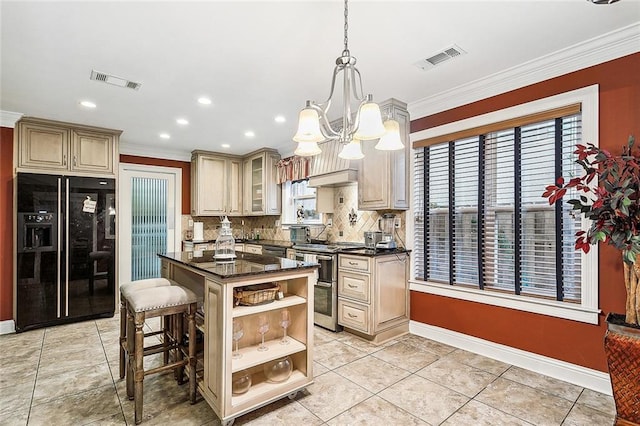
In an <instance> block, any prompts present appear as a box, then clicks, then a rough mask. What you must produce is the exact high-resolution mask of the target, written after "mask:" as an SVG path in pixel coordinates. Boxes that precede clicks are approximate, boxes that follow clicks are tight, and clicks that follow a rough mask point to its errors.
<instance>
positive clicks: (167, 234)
mask: <svg viewBox="0 0 640 426" xmlns="http://www.w3.org/2000/svg"><path fill="white" fill-rule="evenodd" d="M181 181H182V170H181V169H176V168H170V167H158V166H145V165H138V164H124V163H121V164H120V197H119V200H118V206H119V210H120V214H119V218H120V223H119V224H118V230H119V233H120V234H119V235H121V238H120V240H119V244H118V245H119V248H120V253H119V256H118V259H119V266H120V268H119V278H120V282H121V283H122V282H127V281H133V280H141V279H146V278H156V277H159V276H160V258H159V257H158V253H162V254H164V253H167V252H174V251H180V250H181V238H180V234H181V226H180V224H181V220H180V218H181V198H182V194H181V191H180V188H181V186H182V185H181Z"/></svg>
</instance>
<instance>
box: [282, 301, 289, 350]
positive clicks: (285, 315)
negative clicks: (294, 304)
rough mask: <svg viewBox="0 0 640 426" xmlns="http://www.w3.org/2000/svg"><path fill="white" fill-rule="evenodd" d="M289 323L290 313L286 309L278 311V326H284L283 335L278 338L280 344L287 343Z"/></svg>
mask: <svg viewBox="0 0 640 426" xmlns="http://www.w3.org/2000/svg"><path fill="white" fill-rule="evenodd" d="M290 325H291V313H290V312H289V310H288V309H284V310H282V311H280V327H282V328H284V336H282V339H281V340H280V344H281V345H288V344H289V338H288V337H287V328H288V327H289V326H290Z"/></svg>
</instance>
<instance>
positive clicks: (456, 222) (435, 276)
mask: <svg viewBox="0 0 640 426" xmlns="http://www.w3.org/2000/svg"><path fill="white" fill-rule="evenodd" d="M495 127H496V126H494V128H491V129H490V131H487V132H482V133H478V134H476V135H469V134H468V133H469V132H466V133H461V134H460V136H461V137H459V138H455V139H451V140H443V141H436V143H431V144H426V145H427V146H424V147H422V148H418V149H416V150H415V162H414V165H415V166H414V167H415V169H414V171H415V174H414V176H415V187H414V217H415V220H414V230H415V234H416V237H415V241H414V253H415V261H414V268H415V271H414V273H415V277H416V278H417V279H422V280H425V281H430V282H437V283H446V284H450V285H455V286H466V287H472V288H477V289H481V290H488V291H496V292H503V293H505V292H506V293H509V294H515V295H523V296H529V297H536V298H545V299H553V300H557V301H563V302H571V303H580V301H581V256H580V253H579V252H577V251H576V250H574V235H575V233H576V232H577V231H578V230H579V229H580V227H581V218H580V217H579V215H575V214H574V212H573V211H572V210H571V206H570V205H568V204H567V203H562V202H558V203H556V204H555V205H553V206H550V205H549V204H548V202H547V200H546V199H544V198H542V196H541V195H542V193H543V191H544V188H545V186H546V185H549V184H550V183H552V182H554V181H555V179H556V177H558V176H565V177H566V176H575V175H577V174H578V173H580V170H579V167H578V166H577V165H576V164H575V163H574V161H575V157H574V154H573V151H574V150H575V145H576V144H577V143H580V141H581V114H580V112H577V113H575V112H573V113H571V114H568V115H561V116H557V117H552V118H546V119H544V120H541V121H535V122H528V123H517V124H516V125H514V126H513V127H505V128H503V129H496V128H495ZM574 195H575V194H568V196H569V197H573V196H574Z"/></svg>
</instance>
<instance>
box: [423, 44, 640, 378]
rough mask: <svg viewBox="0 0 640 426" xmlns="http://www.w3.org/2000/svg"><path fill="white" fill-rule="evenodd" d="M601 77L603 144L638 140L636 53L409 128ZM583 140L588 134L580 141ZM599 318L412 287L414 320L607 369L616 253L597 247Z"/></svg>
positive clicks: (618, 299) (616, 308) (619, 285)
mask: <svg viewBox="0 0 640 426" xmlns="http://www.w3.org/2000/svg"><path fill="white" fill-rule="evenodd" d="M593 84H599V95H600V96H599V103H600V105H599V108H600V115H599V120H600V122H599V138H600V146H601V147H603V148H606V149H608V150H609V151H611V152H615V153H619V152H620V151H621V149H622V146H623V145H624V144H625V143H626V142H627V138H628V137H629V135H630V134H633V135H635V137H636V140H638V141H640V53H636V54H633V55H629V56H625V57H623V58H619V59H616V60H613V61H609V62H605V63H603V64H599V65H596V66H593V67H589V68H585V69H582V70H580V71H576V72H573V73H569V74H565V75H562V76H560V77H556V78H553V79H550V80H546V81H543V82H540V83H536V84H533V85H530V86H526V87H523V88H520V89H517V90H513V91H511V92H507V93H503V94H500V95H498V96H493V97H491V98H487V99H483V100H481V101H478V102H474V103H471V104H467V105H464V106H461V107H458V108H454V109H451V110H448V111H443V112H440V113H437V114H433V115H430V116H427V117H422V118H418V119H415V120H413V121H412V122H411V132H418V131H421V130H424V129H428V128H431V127H435V126H439V125H441V124H445V123H450V122H453V121H458V120H461V119H464V118H469V117H473V116H476V115H479V114H484V113H487V112H491V111H496V110H500V109H503V108H507V107H510V106H514V105H518V104H521V103H525V102H530V101H533V100H536V99H540V98H544V97H547V96H551V95H555V94H558V93H563V92H567V91H570V90H574V89H578V88H581V87H585V86H590V85H593ZM585 142H588V141H585ZM599 253H600V255H599V265H600V270H599V282H600V288H599V302H600V309H601V310H602V314H601V316H600V324H599V325H591V324H585V323H581V322H577V321H569V320H563V319H558V318H551V317H547V316H544V315H539V314H533V313H528V312H521V311H517V310H513V309H507V308H500V307H495V306H489V305H484V304H481V303H476V302H467V301H462V300H456V299H451V298H448V297H443V296H435V295H430V294H425V293H420V292H415V291H414V292H412V293H411V319H413V320H415V321H418V322H421V323H425V324H430V325H434V326H438V327H442V328H446V329H449V330H454V331H457V332H460V333H464V334H467V335H471V336H475V337H479V338H482V339H485V340H489V341H492V342H496V343H500V344H503V345H507V346H511V347H514V348H518V349H522V350H525V351H529V352H533V353H537V354H540V355H545V356H548V357H551V358H556V359H560V360H563V361H567V362H570V363H573V364H578V365H582V366H584V367H588V368H593V369H596V370H600V371H607V365H606V360H605V356H604V350H603V346H602V344H603V338H604V333H605V331H606V324H605V322H604V318H605V316H606V314H607V313H609V312H618V313H624V309H625V298H626V295H625V290H624V284H623V278H622V260H621V255H620V253H619V252H618V251H617V250H615V249H613V248H612V247H609V246H603V245H601V246H600V252H599Z"/></svg>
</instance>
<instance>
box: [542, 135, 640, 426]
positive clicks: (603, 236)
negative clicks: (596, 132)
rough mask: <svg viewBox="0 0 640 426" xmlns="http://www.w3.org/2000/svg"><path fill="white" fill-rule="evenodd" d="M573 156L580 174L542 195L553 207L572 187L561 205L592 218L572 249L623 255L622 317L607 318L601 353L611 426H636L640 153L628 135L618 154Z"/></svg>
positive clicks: (582, 150)
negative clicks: (597, 247) (613, 414)
mask: <svg viewBox="0 0 640 426" xmlns="http://www.w3.org/2000/svg"><path fill="white" fill-rule="evenodd" d="M575 154H577V156H578V159H577V160H576V163H577V164H579V165H580V166H581V167H582V169H584V172H585V173H584V175H582V176H580V177H573V178H571V179H570V180H569V181H568V182H566V181H565V179H564V178H562V177H559V178H558V179H557V181H556V183H555V184H554V185H549V186H547V187H546V190H545V192H544V193H543V194H542V196H543V197H546V198H548V199H549V204H554V203H556V202H557V201H558V200H560V199H562V198H563V197H564V196H565V195H566V194H567V190H568V189H570V188H572V189H575V190H576V191H577V193H578V194H579V195H578V197H577V198H573V199H570V200H566V202H567V203H568V204H570V205H571V206H572V208H573V209H574V210H577V211H579V212H580V213H582V214H583V215H584V216H585V217H586V218H588V219H590V220H591V225H590V227H589V229H588V230H587V231H579V232H577V233H576V242H575V248H576V250H582V251H584V252H585V253H588V252H589V249H590V247H591V246H592V245H594V244H598V243H600V242H602V243H606V244H609V245H611V246H614V247H615V248H617V249H618V250H620V251H621V253H622V260H623V267H624V284H625V287H626V291H627V301H626V313H625V315H618V314H613V313H610V314H609V315H608V316H607V326H608V329H607V334H606V336H605V352H606V354H607V362H608V365H609V374H610V376H611V384H612V387H613V394H614V399H615V400H616V410H617V418H616V424H619V425H640V152H638V149H637V148H636V149H634V138H633V137H629V141H628V143H627V145H626V146H624V147H623V149H622V153H621V154H620V155H612V154H611V153H609V152H608V151H607V150H605V149H601V148H599V147H597V146H594V145H593V144H587V145H581V144H580V145H577V149H576V151H575ZM596 184H597V185H596Z"/></svg>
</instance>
